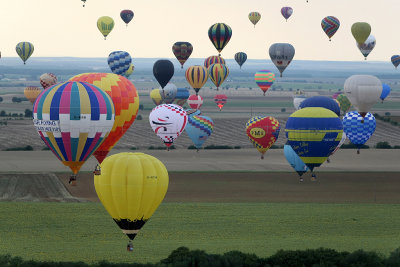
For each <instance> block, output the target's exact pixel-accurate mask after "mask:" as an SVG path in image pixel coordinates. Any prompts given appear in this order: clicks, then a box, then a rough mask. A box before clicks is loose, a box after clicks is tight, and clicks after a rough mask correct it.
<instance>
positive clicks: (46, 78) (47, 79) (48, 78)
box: [39, 73, 57, 89]
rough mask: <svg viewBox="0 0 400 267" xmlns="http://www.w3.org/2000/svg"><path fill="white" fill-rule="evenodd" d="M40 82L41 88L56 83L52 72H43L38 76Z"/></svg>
mask: <svg viewBox="0 0 400 267" xmlns="http://www.w3.org/2000/svg"><path fill="white" fill-rule="evenodd" d="M39 79H40V84H41V85H42V87H43V89H46V88H48V87H50V86H53V85H55V84H56V83H57V77H56V75H54V74H53V73H44V74H42V75H41V76H40V78H39Z"/></svg>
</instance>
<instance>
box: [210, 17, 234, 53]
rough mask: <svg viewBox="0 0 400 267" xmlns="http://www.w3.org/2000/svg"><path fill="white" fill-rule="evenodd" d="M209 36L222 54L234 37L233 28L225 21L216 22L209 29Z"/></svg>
mask: <svg viewBox="0 0 400 267" xmlns="http://www.w3.org/2000/svg"><path fill="white" fill-rule="evenodd" d="M208 37H209V38H210V41H211V43H212V44H213V45H214V46H215V49H217V51H218V52H219V54H218V55H219V56H221V51H222V49H224V47H225V46H226V45H227V44H228V42H229V40H230V39H231V37H232V29H231V27H229V26H228V25H226V24H225V23H215V24H214V25H212V26H211V27H210V29H208Z"/></svg>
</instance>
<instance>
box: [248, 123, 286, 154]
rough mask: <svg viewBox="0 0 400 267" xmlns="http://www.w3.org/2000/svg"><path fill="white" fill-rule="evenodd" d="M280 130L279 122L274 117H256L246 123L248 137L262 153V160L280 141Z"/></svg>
mask: <svg viewBox="0 0 400 267" xmlns="http://www.w3.org/2000/svg"><path fill="white" fill-rule="evenodd" d="M280 129H281V127H280V125H279V121H278V120H277V119H275V118H273V117H263V116H256V117H252V118H251V119H250V120H249V121H248V122H247V123H246V134H247V137H248V138H249V140H250V142H251V143H252V144H253V145H254V147H255V148H256V149H257V150H258V151H259V152H260V153H261V159H263V158H264V154H265V152H267V150H268V149H269V148H270V147H271V146H272V145H273V144H274V143H275V142H276V140H277V139H278V136H279V131H280Z"/></svg>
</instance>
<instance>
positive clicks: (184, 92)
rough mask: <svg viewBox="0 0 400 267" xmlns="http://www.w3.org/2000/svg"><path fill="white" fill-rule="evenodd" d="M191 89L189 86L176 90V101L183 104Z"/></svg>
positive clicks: (180, 104)
mask: <svg viewBox="0 0 400 267" xmlns="http://www.w3.org/2000/svg"><path fill="white" fill-rule="evenodd" d="M189 95H190V93H189V89H187V88H178V91H177V92H176V96H175V100H174V103H175V104H177V105H179V106H183V105H184V104H185V103H186V101H187V99H188V98H189Z"/></svg>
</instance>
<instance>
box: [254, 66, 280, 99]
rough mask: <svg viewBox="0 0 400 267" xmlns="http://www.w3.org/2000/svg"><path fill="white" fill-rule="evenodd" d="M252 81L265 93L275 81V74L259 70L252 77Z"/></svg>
mask: <svg viewBox="0 0 400 267" xmlns="http://www.w3.org/2000/svg"><path fill="white" fill-rule="evenodd" d="M254 80H255V81H256V84H257V86H258V87H260V89H261V90H262V91H263V92H264V95H265V93H266V92H267V91H268V89H269V88H270V87H271V85H272V84H273V83H274V81H275V74H274V73H273V72H272V71H269V70H259V71H257V72H256V74H255V75H254Z"/></svg>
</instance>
